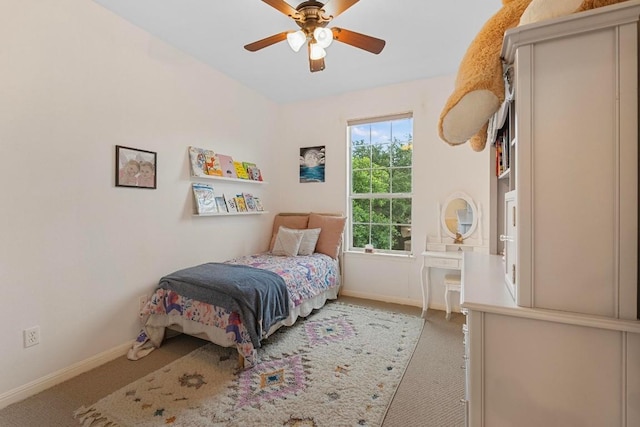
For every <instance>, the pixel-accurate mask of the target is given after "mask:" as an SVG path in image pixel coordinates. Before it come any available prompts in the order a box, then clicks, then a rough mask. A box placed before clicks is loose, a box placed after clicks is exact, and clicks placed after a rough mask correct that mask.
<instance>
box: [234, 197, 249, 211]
mask: <svg viewBox="0 0 640 427" xmlns="http://www.w3.org/2000/svg"><path fill="white" fill-rule="evenodd" d="M236 205H237V206H238V212H247V204H246V203H245V201H244V197H243V196H242V194H236Z"/></svg>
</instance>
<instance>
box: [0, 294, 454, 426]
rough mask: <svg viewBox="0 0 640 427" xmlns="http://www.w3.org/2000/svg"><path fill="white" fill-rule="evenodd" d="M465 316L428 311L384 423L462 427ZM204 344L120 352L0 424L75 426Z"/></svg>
mask: <svg viewBox="0 0 640 427" xmlns="http://www.w3.org/2000/svg"><path fill="white" fill-rule="evenodd" d="M340 300H341V301H342V302H348V303H354V304H361V305H365V306H373V307H378V308H388V309H391V310H395V311H400V312H404V313H407V314H415V315H419V313H420V309H419V308H416V307H407V306H400V305H393V304H385V303H378V302H371V301H365V300H358V299H353V298H346V297H341V298H340ZM462 323H463V316H461V315H460V314H454V315H453V316H452V318H451V321H446V320H445V319H444V313H443V312H441V311H437V310H430V311H429V315H428V316H427V323H426V325H425V327H424V329H423V331H422V335H421V338H420V341H419V343H418V345H417V348H416V351H415V353H414V355H413V358H412V359H411V362H410V363H409V366H408V368H407V370H406V372H405V375H404V378H403V380H402V382H401V383H400V386H399V388H398V390H397V392H396V395H395V397H394V399H393V401H392V404H391V406H390V408H389V411H388V413H387V415H386V417H385V419H384V422H383V424H382V425H383V426H385V427H391V426H398V427H399V426H403V427H404V426H424V427H430V426H438V427H449V426H451V427H457V426H462V425H463V422H464V414H463V411H462V406H461V405H460V403H459V401H460V399H461V398H462V397H463V394H464V391H463V388H464V385H463V382H464V372H463V370H462V369H460V367H461V365H462V354H463V345H462V332H461V325H462ZM203 344H205V342H204V341H201V340H198V339H196V338H192V337H189V336H179V337H175V338H172V339H171V340H168V341H167V342H166V343H165V344H164V345H163V346H162V348H161V349H159V350H158V351H154V352H152V353H151V354H150V355H149V356H147V357H146V358H144V359H142V360H140V361H137V362H131V361H129V360H127V359H126V358H124V357H122V358H119V359H117V360H114V361H112V362H109V363H107V364H105V365H104V366H101V367H99V368H96V369H94V370H92V371H90V372H87V373H85V374H83V375H80V376H78V377H76V378H73V379H71V380H69V381H66V382H65V383H62V384H59V385H57V386H55V387H52V388H51V389H49V390H46V391H44V392H42V393H40V394H38V395H36V396H33V397H31V398H28V399H26V400H24V401H22V402H18V403H16V404H13V405H11V406H8V407H7V408H4V409H3V410H0V426H2V427H31V426H34V427H35V426H78V425H79V424H78V422H77V421H76V420H74V419H73V415H72V414H73V411H74V410H76V409H77V408H78V407H80V406H83V405H90V404H92V403H93V402H95V401H97V400H99V399H101V398H103V397H105V396H106V395H108V394H110V393H112V392H114V391H116V390H118V389H119V388H121V387H123V386H125V385H127V384H129V383H131V382H133V381H135V380H136V379H139V378H141V377H143V376H144V375H146V374H148V373H150V372H153V371H155V370H156V369H158V368H161V367H163V366H164V365H166V364H168V363H170V362H172V361H173V360H176V359H178V358H180V357H182V356H184V355H186V354H188V353H190V352H191V351H193V350H194V349H196V348H198V347H200V346H202V345H203Z"/></svg>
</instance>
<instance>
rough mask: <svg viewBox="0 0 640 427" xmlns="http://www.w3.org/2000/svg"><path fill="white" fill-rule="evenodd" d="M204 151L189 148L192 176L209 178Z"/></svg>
mask: <svg viewBox="0 0 640 427" xmlns="http://www.w3.org/2000/svg"><path fill="white" fill-rule="evenodd" d="M204 151H205V150H204V149H202V148H198V147H189V160H190V161H191V176H207V171H206V167H205V154H204Z"/></svg>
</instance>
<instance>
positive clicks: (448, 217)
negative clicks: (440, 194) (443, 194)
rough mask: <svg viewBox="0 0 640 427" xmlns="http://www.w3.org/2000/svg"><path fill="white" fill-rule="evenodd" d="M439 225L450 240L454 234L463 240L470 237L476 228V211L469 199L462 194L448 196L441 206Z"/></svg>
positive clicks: (454, 236)
mask: <svg viewBox="0 0 640 427" xmlns="http://www.w3.org/2000/svg"><path fill="white" fill-rule="evenodd" d="M440 224H441V225H442V228H443V229H444V231H445V233H447V235H448V236H449V237H451V238H452V239H455V238H456V233H460V235H461V236H462V238H463V239H466V238H468V237H469V236H471V235H472V234H473V232H474V231H475V230H476V227H477V226H478V210H477V208H476V205H475V203H473V200H472V199H471V197H469V196H468V195H467V194H466V193H463V192H457V193H453V194H452V195H450V196H449V197H448V198H447V200H445V202H444V204H443V205H442V212H441V213H440Z"/></svg>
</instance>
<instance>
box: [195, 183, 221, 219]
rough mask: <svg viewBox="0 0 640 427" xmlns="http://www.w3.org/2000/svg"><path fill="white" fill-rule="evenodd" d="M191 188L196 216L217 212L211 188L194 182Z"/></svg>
mask: <svg viewBox="0 0 640 427" xmlns="http://www.w3.org/2000/svg"><path fill="white" fill-rule="evenodd" d="M192 188H193V198H194V201H195V207H196V213H197V214H208V213H216V212H218V207H217V205H216V199H215V197H214V194H213V186H211V185H209V184H201V183H199V182H194V183H192Z"/></svg>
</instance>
